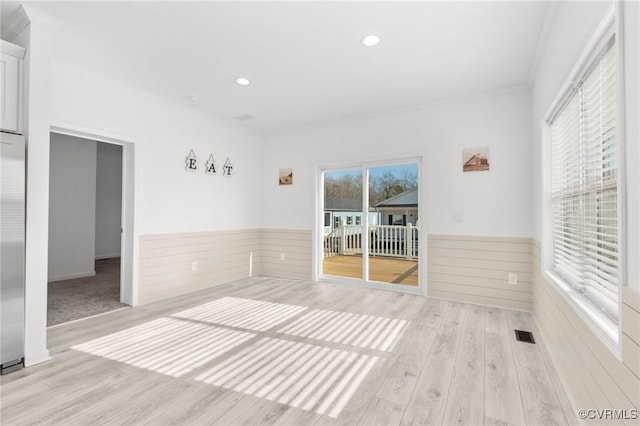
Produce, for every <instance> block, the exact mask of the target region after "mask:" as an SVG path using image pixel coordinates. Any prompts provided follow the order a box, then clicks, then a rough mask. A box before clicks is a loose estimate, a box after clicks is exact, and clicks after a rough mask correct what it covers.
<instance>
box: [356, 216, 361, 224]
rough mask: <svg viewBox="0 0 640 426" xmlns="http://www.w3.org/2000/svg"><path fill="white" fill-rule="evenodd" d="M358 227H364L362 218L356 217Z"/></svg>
mask: <svg viewBox="0 0 640 426" xmlns="http://www.w3.org/2000/svg"><path fill="white" fill-rule="evenodd" d="M356 225H362V216H356Z"/></svg>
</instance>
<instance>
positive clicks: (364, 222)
mask: <svg viewBox="0 0 640 426" xmlns="http://www.w3.org/2000/svg"><path fill="white" fill-rule="evenodd" d="M418 182H419V169H418V163H417V161H416V162H402V163H396V164H382V165H374V164H372V165H368V164H363V165H361V166H360V167H352V168H348V169H331V170H329V169H327V170H324V171H323V172H322V200H323V206H322V209H323V210H322V214H321V215H320V217H321V218H322V219H321V220H322V222H323V223H322V230H323V231H322V239H321V241H322V242H321V244H322V248H321V250H320V252H321V257H322V258H321V276H322V277H323V278H328V279H331V278H345V279H347V281H348V280H351V282H356V283H365V284H371V285H372V286H374V287H380V286H382V287H390V286H395V287H396V288H405V289H409V288H414V289H416V290H417V288H418V284H419V280H418V278H419V277H418V269H419V259H418V257H419V253H420V252H419V233H420V232H419V229H420V221H419V216H418V212H419V198H420V197H419V188H418Z"/></svg>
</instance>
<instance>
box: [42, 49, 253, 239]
mask: <svg viewBox="0 0 640 426" xmlns="http://www.w3.org/2000/svg"><path fill="white" fill-rule="evenodd" d="M52 71H53V72H52V86H51V93H52V95H51V96H52V102H51V114H52V123H54V124H60V125H65V124H68V125H71V126H73V127H80V128H87V129H91V131H92V132H94V133H95V132H99V131H100V130H104V131H105V132H107V133H109V134H115V135H117V134H121V135H126V139H128V140H134V141H135V168H136V198H137V200H136V209H137V227H138V231H137V234H138V235H143V234H162V233H172V232H197V231H214V230H232V229H250V228H258V227H259V226H260V209H261V205H260V203H261V201H260V200H261V198H260V184H259V182H260V178H261V176H260V174H259V172H258V171H259V170H260V168H261V162H260V159H261V154H260V152H261V150H262V143H261V138H260V137H258V136H257V135H255V134H254V133H252V132H249V131H247V130H245V129H242V128H240V127H236V126H235V125H233V124H232V123H229V122H226V121H222V120H216V119H214V118H211V117H208V116H204V115H201V114H199V113H197V112H196V111H195V110H193V109H191V108H188V107H187V106H181V105H176V104H171V103H168V102H166V101H164V100H162V99H158V98H154V97H152V96H151V95H149V94H147V93H143V92H140V91H137V90H135V89H132V88H128V87H125V86H122V85H119V84H117V83H115V82H112V81H110V80H107V79H104V78H101V77H99V76H96V75H91V74H88V73H84V72H82V71H80V70H79V69H78V68H71V67H68V66H66V65H65V64H62V63H57V62H54V63H53V66H52ZM190 149H193V150H194V151H195V153H196V155H197V156H198V159H199V160H200V162H201V167H203V166H204V163H205V162H206V161H207V158H208V157H209V154H213V155H214V157H215V159H216V161H217V163H218V169H219V173H218V175H217V176H209V175H206V174H205V173H204V170H203V169H199V170H198V171H197V172H195V173H192V172H187V171H185V157H186V156H187V154H188V153H189V150H190ZM227 157H229V158H230V159H231V161H232V163H233V164H234V166H235V175H234V176H233V177H231V178H226V177H223V176H222V170H221V166H222V164H223V163H224V161H225V159H226V158H227Z"/></svg>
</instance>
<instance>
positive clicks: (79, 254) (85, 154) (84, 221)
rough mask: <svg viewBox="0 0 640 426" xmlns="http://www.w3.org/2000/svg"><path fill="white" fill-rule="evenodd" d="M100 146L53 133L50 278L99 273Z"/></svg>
mask: <svg viewBox="0 0 640 426" xmlns="http://www.w3.org/2000/svg"><path fill="white" fill-rule="evenodd" d="M96 145H97V144H96V142H94V141H89V140H85V139H79V138H74V137H72V136H66V135H58V134H55V133H52V134H51V151H50V167H49V281H56V280H63V279H68V278H77V277H85V276H91V275H95V266H94V262H95V227H96Z"/></svg>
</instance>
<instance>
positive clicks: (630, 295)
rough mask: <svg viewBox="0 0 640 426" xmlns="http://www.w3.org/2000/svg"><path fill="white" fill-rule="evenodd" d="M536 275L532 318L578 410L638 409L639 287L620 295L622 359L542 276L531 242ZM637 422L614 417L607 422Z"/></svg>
mask: <svg viewBox="0 0 640 426" xmlns="http://www.w3.org/2000/svg"><path fill="white" fill-rule="evenodd" d="M533 278H534V280H533V313H534V318H535V320H536V322H537V324H538V328H539V330H540V333H541V334H542V336H543V337H544V340H545V343H546V347H547V349H548V351H549V352H550V355H551V358H552V359H553V362H554V364H555V366H556V369H557V371H558V374H559V376H560V378H561V379H562V382H563V384H564V387H565V388H566V389H567V391H568V393H569V396H570V398H571V399H572V403H573V406H574V407H575V409H576V410H578V409H614V410H627V411H626V413H624V412H623V413H622V414H626V415H627V417H631V416H632V412H631V411H630V410H632V409H636V410H637V409H638V408H640V407H638V405H639V404H640V371H639V370H640V365H639V364H640V346H639V345H638V343H639V342H640V337H639V335H638V334H639V327H640V326H639V324H640V311H639V310H638V309H637V308H638V306H637V305H635V304H634V303H636V301H637V292H635V291H634V290H632V289H629V288H625V289H624V291H623V294H622V299H623V309H622V331H623V333H622V342H621V343H622V362H621V361H620V360H619V359H618V358H617V357H616V356H615V355H614V354H613V353H612V352H611V351H610V350H609V349H608V348H607V346H605V344H604V343H603V342H602V341H601V340H600V338H599V337H598V336H597V335H596V334H595V333H594V332H593V331H592V330H591V328H590V327H589V326H587V324H586V323H585V322H584V321H583V320H582V319H581V318H580V317H579V316H578V314H577V313H576V312H575V311H574V309H573V308H572V307H571V306H570V305H569V304H568V303H567V301H566V300H565V299H564V297H562V295H560V293H559V292H558V290H557V289H556V288H555V287H554V286H553V285H552V284H551V283H549V282H548V280H547V279H546V278H545V277H544V276H543V275H542V270H541V267H540V245H539V243H538V242H534V243H533ZM587 422H589V420H587ZM593 422H594V423H603V420H602V419H596V420H593ZM637 422H638V420H637V419H635V420H634V419H631V418H628V419H627V420H624V419H613V418H612V419H608V420H606V422H605V423H607V424H638V423H637Z"/></svg>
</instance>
